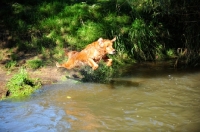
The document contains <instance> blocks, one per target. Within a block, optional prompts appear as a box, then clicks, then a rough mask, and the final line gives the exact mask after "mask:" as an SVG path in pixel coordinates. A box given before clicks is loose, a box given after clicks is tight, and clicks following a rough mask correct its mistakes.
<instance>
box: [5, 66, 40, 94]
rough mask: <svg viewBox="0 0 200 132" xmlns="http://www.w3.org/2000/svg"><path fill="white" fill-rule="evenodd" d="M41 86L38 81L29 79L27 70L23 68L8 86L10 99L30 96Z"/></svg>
mask: <svg viewBox="0 0 200 132" xmlns="http://www.w3.org/2000/svg"><path fill="white" fill-rule="evenodd" d="M40 86H41V83H40V81H39V80H38V79H31V78H29V76H28V74H27V72H26V70H25V69H23V68H21V69H20V70H19V72H18V73H17V74H15V75H14V76H13V77H12V78H11V79H10V80H9V81H8V82H7V84H6V87H7V88H8V91H9V93H10V97H21V96H26V95H30V94H31V93H33V92H34V91H35V90H36V89H38V88H39V87H40Z"/></svg>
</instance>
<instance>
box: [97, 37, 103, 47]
mask: <svg viewBox="0 0 200 132" xmlns="http://www.w3.org/2000/svg"><path fill="white" fill-rule="evenodd" d="M98 43H99V45H100V47H103V38H99V39H98Z"/></svg>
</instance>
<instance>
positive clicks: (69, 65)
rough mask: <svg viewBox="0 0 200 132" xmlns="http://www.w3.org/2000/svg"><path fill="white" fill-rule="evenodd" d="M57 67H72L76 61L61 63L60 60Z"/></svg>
mask: <svg viewBox="0 0 200 132" xmlns="http://www.w3.org/2000/svg"><path fill="white" fill-rule="evenodd" d="M56 67H63V68H66V69H72V68H73V67H74V63H73V62H70V61H67V62H66V63H63V64H59V63H58V62H56Z"/></svg>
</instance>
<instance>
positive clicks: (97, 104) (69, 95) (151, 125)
mask: <svg viewBox="0 0 200 132" xmlns="http://www.w3.org/2000/svg"><path fill="white" fill-rule="evenodd" d="M124 73H125V74H124V75H123V77H120V78H114V79H113V81H112V82H111V83H110V84H97V83H81V82H78V81H74V80H66V81H65V82H62V83H57V84H54V85H50V86H45V87H44V88H42V89H40V90H38V91H36V92H35V93H34V94H33V95H32V96H31V97H27V98H22V99H15V100H4V101H1V102H0V131H1V132H23V131H30V132H36V131H37V132H40V131H41V132H44V131H49V132H66V131H69V132H71V131H72V132H74V131H76V132H108V131H119V132H125V131H133V132H199V131H200V70H197V69H187V70H175V69H172V68H168V67H164V68H163V67H156V66H154V67H149V66H146V67H137V68H136V67H132V68H129V69H128V70H127V69H126V70H124Z"/></svg>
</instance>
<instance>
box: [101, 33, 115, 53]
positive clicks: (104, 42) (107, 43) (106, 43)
mask: <svg viewBox="0 0 200 132" xmlns="http://www.w3.org/2000/svg"><path fill="white" fill-rule="evenodd" d="M115 41H116V37H115V38H113V39H112V40H109V39H102V38H99V39H98V43H99V45H100V47H101V48H103V49H104V51H105V52H106V54H115V52H116V51H115V49H114V48H113V47H112V45H113V42H115Z"/></svg>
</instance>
